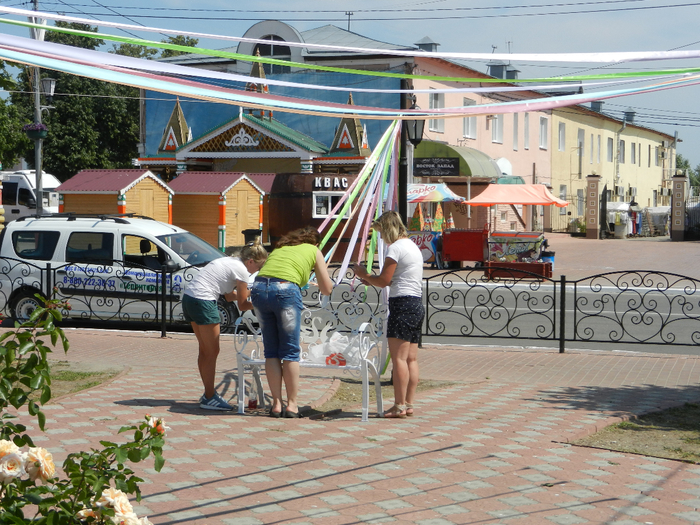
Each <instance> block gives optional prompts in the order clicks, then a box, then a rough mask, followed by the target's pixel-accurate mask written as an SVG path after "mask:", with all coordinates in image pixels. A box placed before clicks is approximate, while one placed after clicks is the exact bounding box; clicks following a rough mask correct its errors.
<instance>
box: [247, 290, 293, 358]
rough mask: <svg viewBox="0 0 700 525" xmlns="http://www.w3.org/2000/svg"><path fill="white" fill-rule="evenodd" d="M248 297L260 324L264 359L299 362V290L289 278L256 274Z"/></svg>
mask: <svg viewBox="0 0 700 525" xmlns="http://www.w3.org/2000/svg"><path fill="white" fill-rule="evenodd" d="M250 298H251V301H252V302H253V306H254V307H255V315H256V316H257V318H258V322H259V323H260V330H261V332H262V338H263V346H264V347H265V359H280V360H282V361H299V357H300V354H301V346H300V330H301V311H302V310H303V309H304V304H303V303H302V302H301V290H300V289H299V287H298V286H297V285H296V284H294V283H290V282H288V281H280V280H279V279H275V278H268V277H256V278H255V282H254V283H253V289H252V290H251V292H250Z"/></svg>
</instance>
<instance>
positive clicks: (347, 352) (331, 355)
mask: <svg viewBox="0 0 700 525" xmlns="http://www.w3.org/2000/svg"><path fill="white" fill-rule="evenodd" d="M359 351H360V348H359V342H358V341H357V337H354V338H353V339H352V341H351V340H350V338H348V336H347V335H345V334H341V333H338V332H333V335H332V336H331V338H330V339H329V340H328V341H326V342H324V343H319V344H311V345H309V351H308V357H307V360H308V361H311V362H312V363H319V364H332V365H340V366H343V365H345V364H356V362H357V361H358V358H359Z"/></svg>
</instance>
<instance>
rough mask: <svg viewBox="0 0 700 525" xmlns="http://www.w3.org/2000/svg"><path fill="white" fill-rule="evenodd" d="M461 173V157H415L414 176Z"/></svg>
mask: <svg viewBox="0 0 700 525" xmlns="http://www.w3.org/2000/svg"><path fill="white" fill-rule="evenodd" d="M458 175H459V158H438V157H433V158H429V159H415V158H414V159H413V176H414V177H456V176H458Z"/></svg>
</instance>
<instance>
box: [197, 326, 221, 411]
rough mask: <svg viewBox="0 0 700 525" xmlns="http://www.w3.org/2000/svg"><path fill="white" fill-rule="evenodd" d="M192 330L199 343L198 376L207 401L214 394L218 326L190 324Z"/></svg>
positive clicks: (217, 354)
mask: <svg viewBox="0 0 700 525" xmlns="http://www.w3.org/2000/svg"><path fill="white" fill-rule="evenodd" d="M192 329H193V330H194V335H196V336H197V342H198V343H199V356H198V357H197V366H198V367H199V375H200V377H201V378H202V384H203V385H204V395H205V396H206V397H207V399H209V398H211V397H212V396H213V395H214V394H215V393H216V390H215V389H214V382H215V379H216V359H217V358H218V357H219V331H220V327H219V325H218V324H197V323H192Z"/></svg>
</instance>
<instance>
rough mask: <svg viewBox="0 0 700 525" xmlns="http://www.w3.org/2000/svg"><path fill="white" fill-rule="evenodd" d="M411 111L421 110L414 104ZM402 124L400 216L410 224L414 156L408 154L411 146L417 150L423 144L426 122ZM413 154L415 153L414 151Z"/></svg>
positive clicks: (411, 121) (406, 122) (408, 121)
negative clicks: (409, 213)
mask: <svg viewBox="0 0 700 525" xmlns="http://www.w3.org/2000/svg"><path fill="white" fill-rule="evenodd" d="M411 109H419V108H417V107H416V105H415V104H413V105H412V106H411ZM401 124H402V126H401V128H402V129H401V138H402V144H401V157H400V159H399V215H401V220H403V222H404V224H408V179H409V175H411V176H412V175H413V155H411V156H410V158H409V157H408V155H406V153H407V151H408V148H409V146H408V145H409V144H411V145H412V146H413V148H415V147H417V146H418V144H420V143H421V140H423V128H424V127H425V120H422V119H420V120H404V121H402V123H401ZM411 153H413V151H412V150H411ZM409 164H410V167H409Z"/></svg>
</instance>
